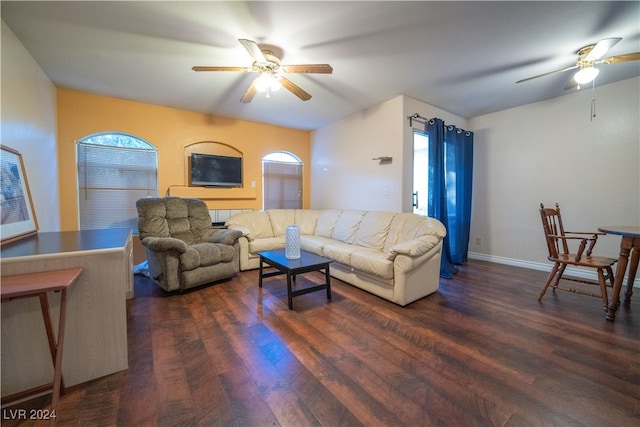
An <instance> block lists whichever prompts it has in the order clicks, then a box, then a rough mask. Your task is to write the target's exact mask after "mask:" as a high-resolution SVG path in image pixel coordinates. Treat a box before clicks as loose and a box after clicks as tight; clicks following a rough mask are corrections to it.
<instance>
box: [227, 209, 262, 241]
mask: <svg viewBox="0 0 640 427" xmlns="http://www.w3.org/2000/svg"><path fill="white" fill-rule="evenodd" d="M226 225H227V227H228V228H233V229H235V228H238V229H241V230H242V231H243V233H245V236H246V237H247V239H249V240H254V239H261V238H263V237H273V228H271V221H270V220H269V214H267V213H266V212H265V211H255V212H240V213H237V214H235V215H234V216H232V217H231V218H229V219H228V220H227V221H226ZM247 231H248V232H247Z"/></svg>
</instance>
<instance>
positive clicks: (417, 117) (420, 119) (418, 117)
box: [407, 113, 430, 126]
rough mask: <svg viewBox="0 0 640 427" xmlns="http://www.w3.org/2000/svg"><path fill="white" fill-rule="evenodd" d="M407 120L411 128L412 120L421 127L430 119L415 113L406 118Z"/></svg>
mask: <svg viewBox="0 0 640 427" xmlns="http://www.w3.org/2000/svg"><path fill="white" fill-rule="evenodd" d="M407 119H408V120H409V126H413V121H414V120H415V121H417V122H418V123H422V124H423V125H424V124H426V123H427V122H428V121H429V120H430V119H427V118H426V117H422V116H421V115H420V114H418V113H415V114H414V115H413V116H407Z"/></svg>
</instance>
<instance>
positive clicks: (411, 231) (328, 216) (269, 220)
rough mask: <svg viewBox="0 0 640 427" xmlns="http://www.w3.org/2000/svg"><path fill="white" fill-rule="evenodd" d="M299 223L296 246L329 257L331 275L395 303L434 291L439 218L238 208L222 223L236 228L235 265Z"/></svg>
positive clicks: (254, 262)
mask: <svg viewBox="0 0 640 427" xmlns="http://www.w3.org/2000/svg"><path fill="white" fill-rule="evenodd" d="M293 224H295V225H298V226H299V227H300V235H301V248H302V249H303V250H305V251H308V252H312V253H314V254H317V255H321V256H324V257H327V258H330V259H332V260H333V261H334V262H333V263H332V264H331V268H330V271H331V276H333V277H336V278H338V279H340V280H342V281H344V282H347V283H349V284H351V285H354V286H357V287H359V288H361V289H364V290H365V291H368V292H371V293H372V294H375V295H378V296H379V297H382V298H385V299H387V300H389V301H392V302H394V303H396V304H399V305H401V306H404V305H407V304H409V303H411V302H413V301H415V300H417V299H420V298H422V297H424V296H426V295H429V294H431V293H433V292H435V291H436V290H437V289H438V283H439V277H440V255H441V251H442V239H443V238H444V236H445V235H446V230H445V228H444V226H443V225H442V223H441V222H440V221H438V220H436V219H434V218H427V217H424V216H420V215H415V214H411V213H395V212H383V211H364V210H339V209H326V210H310V209H271V210H267V211H252V212H242V213H239V214H236V215H234V216H232V217H230V218H229V219H228V220H227V221H226V225H227V227H228V228H230V229H237V230H240V231H242V233H243V236H242V237H240V238H239V239H238V243H239V244H240V270H243V271H244V270H251V269H256V268H258V267H259V266H260V265H259V263H260V258H259V256H258V255H257V253H258V252H260V251H266V250H273V249H282V248H284V246H285V230H286V227H287V226H288V225H293Z"/></svg>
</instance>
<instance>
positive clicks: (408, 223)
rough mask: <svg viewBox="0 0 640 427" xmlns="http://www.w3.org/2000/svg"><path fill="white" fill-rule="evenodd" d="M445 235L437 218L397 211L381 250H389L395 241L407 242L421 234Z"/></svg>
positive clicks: (445, 232) (440, 236)
mask: <svg viewBox="0 0 640 427" xmlns="http://www.w3.org/2000/svg"><path fill="white" fill-rule="evenodd" d="M446 235H447V231H446V229H445V228H444V225H442V223H441V222H440V221H438V220H437V219H434V218H429V217H425V216H420V215H416V214H412V213H399V214H397V215H396V216H395V217H393V220H392V221H391V227H390V228H389V235H388V236H387V241H386V242H385V245H384V248H383V251H384V252H390V249H391V247H392V246H394V245H396V244H397V243H403V242H408V241H410V240H414V239H417V238H418V237H421V236H437V237H439V238H440V239H442V238H444V236H446Z"/></svg>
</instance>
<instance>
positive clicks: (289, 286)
mask: <svg viewBox="0 0 640 427" xmlns="http://www.w3.org/2000/svg"><path fill="white" fill-rule="evenodd" d="M287 299H288V300H289V310H293V295H292V294H291V274H290V273H287Z"/></svg>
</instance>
